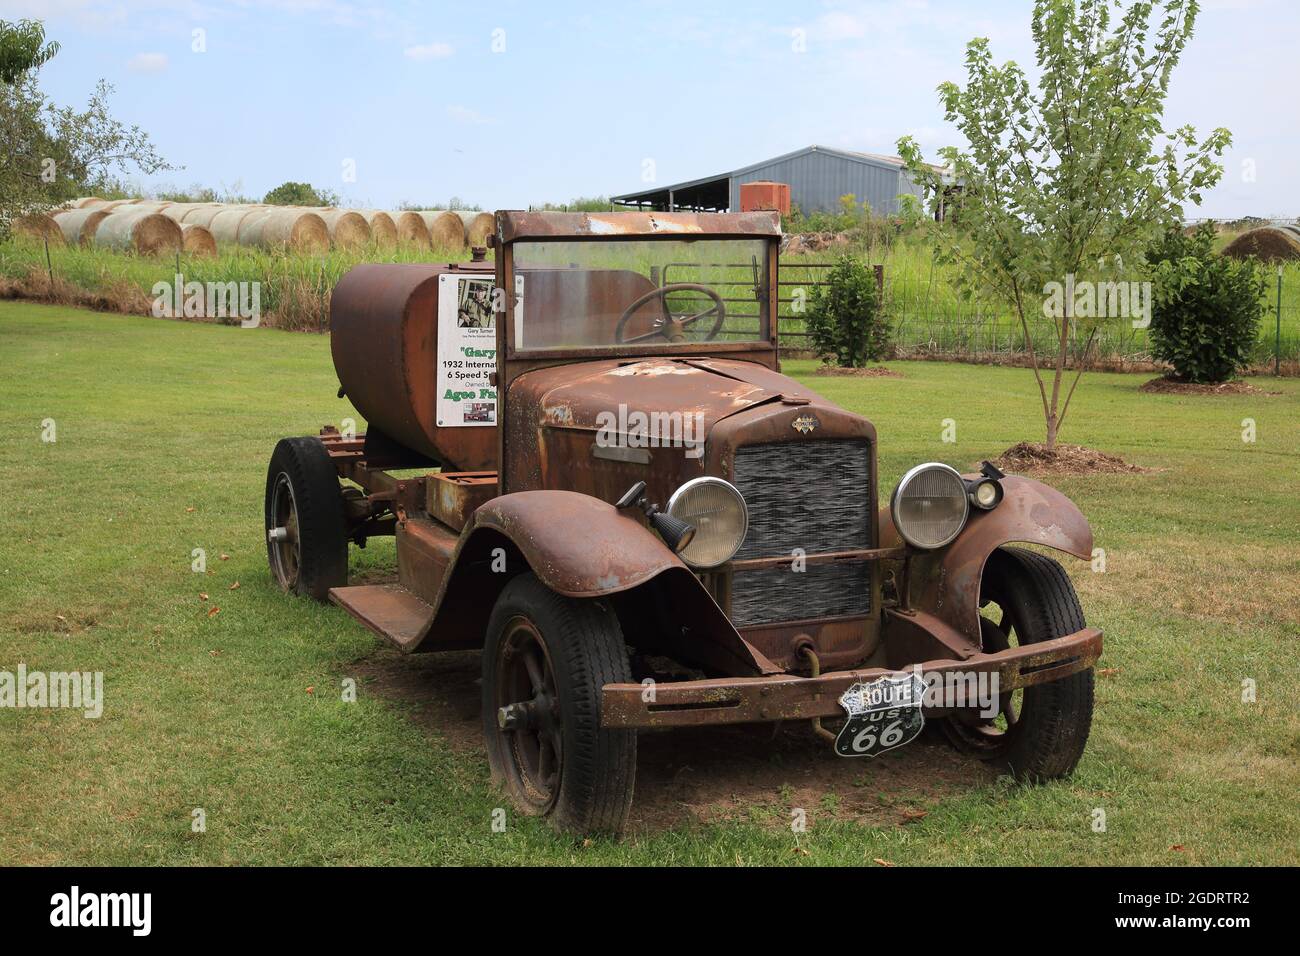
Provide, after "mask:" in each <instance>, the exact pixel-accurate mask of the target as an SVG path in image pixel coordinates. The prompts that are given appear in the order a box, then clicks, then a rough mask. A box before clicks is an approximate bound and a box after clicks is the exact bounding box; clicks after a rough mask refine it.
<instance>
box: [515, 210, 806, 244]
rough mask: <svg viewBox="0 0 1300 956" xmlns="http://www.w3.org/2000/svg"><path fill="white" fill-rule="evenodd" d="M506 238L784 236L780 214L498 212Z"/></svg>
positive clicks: (755, 237) (759, 237)
mask: <svg viewBox="0 0 1300 956" xmlns="http://www.w3.org/2000/svg"><path fill="white" fill-rule="evenodd" d="M496 235H497V238H498V239H499V240H500V241H501V242H503V243H504V242H515V241H517V240H520V239H605V238H609V239H614V238H619V237H635V236H643V237H673V236H679V237H690V238H705V237H716V238H719V239H736V238H743V239H750V238H754V239H764V238H773V239H774V238H778V237H780V235H781V217H780V215H779V214H778V213H775V212H519V211H510V210H502V211H499V212H497V214H496Z"/></svg>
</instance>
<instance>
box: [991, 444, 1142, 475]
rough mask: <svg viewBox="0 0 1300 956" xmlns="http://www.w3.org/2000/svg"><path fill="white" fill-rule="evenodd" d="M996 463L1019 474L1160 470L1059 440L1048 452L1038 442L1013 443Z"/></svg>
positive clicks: (1109, 473)
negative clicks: (1053, 448) (1061, 442)
mask: <svg viewBox="0 0 1300 956" xmlns="http://www.w3.org/2000/svg"><path fill="white" fill-rule="evenodd" d="M993 464H995V465H997V466H998V468H1000V469H1002V470H1003V471H1005V472H1007V473H1009V474H1016V475H1056V476H1061V475H1144V474H1150V473H1152V472H1155V471H1159V470H1160V469H1158V468H1143V467H1142V466H1141V465H1131V464H1129V463H1128V462H1126V461H1125V460H1124V459H1123V458H1120V457H1118V456H1116V455H1108V454H1106V453H1105V452H1102V451H1097V450H1096V449H1095V448H1084V447H1083V446H1082V445H1063V444H1057V446H1056V450H1055V451H1052V452H1049V451H1047V449H1046V447H1045V446H1043V445H1040V444H1038V443H1036V442H1027V441H1022V442H1020V444H1018V445H1012V446H1011V447H1010V448H1008V449H1007V450H1006V451H1004V452H1003V453H1002V456H1001V457H1000V458H998V459H996V460H995V461H994V462H993Z"/></svg>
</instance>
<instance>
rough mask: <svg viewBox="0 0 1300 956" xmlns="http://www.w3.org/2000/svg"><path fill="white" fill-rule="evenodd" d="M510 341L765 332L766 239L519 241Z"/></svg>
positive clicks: (590, 344)
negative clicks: (514, 311) (511, 336)
mask: <svg viewBox="0 0 1300 956" xmlns="http://www.w3.org/2000/svg"><path fill="white" fill-rule="evenodd" d="M512 248H513V250H514V272H515V291H516V293H517V294H518V295H519V299H518V305H517V307H516V313H515V316H516V319H515V328H514V347H515V348H516V349H520V350H523V349H590V348H608V349H609V350H610V351H611V352H614V351H620V352H621V351H627V350H629V349H635V348H637V347H641V346H651V345H654V346H663V345H665V344H668V343H678V344H683V345H687V346H689V345H692V344H696V343H701V342H718V343H736V342H759V341H765V340H766V339H767V321H768V317H767V297H766V290H767V279H768V276H767V248H766V241H765V240H763V239H616V240H580V241H564V242H558V241H542V242H536V241H529V242H522V241H521V242H516V243H514V244H513V246H512Z"/></svg>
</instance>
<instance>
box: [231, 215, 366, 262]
mask: <svg viewBox="0 0 1300 956" xmlns="http://www.w3.org/2000/svg"><path fill="white" fill-rule="evenodd" d="M358 218H360V217H358ZM364 222H365V220H364V219H363V220H362V223H364ZM239 244H240V245H241V246H261V247H263V248H271V247H276V246H287V247H288V248H290V249H293V250H294V251H295V252H325V251H326V250H328V249H329V247H330V234H329V228H328V227H327V226H326V225H325V220H324V219H322V218H321V217H320V216H319V215H317V214H316V213H314V212H312V211H311V210H309V209H301V208H298V209H295V208H292V207H290V208H279V209H265V210H261V211H260V213H259V214H258V215H254V216H250V217H248V218H247V219H245V220H244V222H243V223H242V224H241V225H240V227H239Z"/></svg>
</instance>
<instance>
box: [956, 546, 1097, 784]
mask: <svg viewBox="0 0 1300 956" xmlns="http://www.w3.org/2000/svg"><path fill="white" fill-rule="evenodd" d="M995 606H996V608H995ZM980 607H981V616H980V629H981V636H982V638H983V644H984V649H985V650H987V651H996V650H1005V649H1007V648H1009V647H1011V646H1013V644H1019V645H1020V646H1024V645H1025V644H1036V643H1039V642H1040V641H1048V640H1051V639H1053V638H1057V637H1064V636H1065V635H1066V634H1072V633H1074V632H1075V631H1078V630H1081V629H1082V628H1083V627H1084V626H1085V625H1084V620H1083V608H1082V607H1080V606H1079V598H1078V595H1076V594H1075V591H1074V586H1073V585H1072V584H1071V583H1070V579H1069V577H1068V576H1067V575H1066V573H1065V569H1064V568H1062V567H1061V565H1060V564H1059V563H1057V562H1056V561H1053V560H1052V559H1051V558H1048V557H1045V556H1043V555H1041V554H1036V553H1034V552H1032V551H1026V550H1024V549H1023V548H999V549H998V550H997V551H995V552H993V554H992V555H991V556H990V557H989V560H988V564H987V565H986V566H985V569H984V579H983V581H982V582H981V584H980ZM999 610H1000V615H999V614H998V613H997V612H998V611H999ZM995 618H1000V619H995ZM999 704H1000V708H999V713H998V714H997V716H995V717H993V718H981V717H980V716H979V715H978V714H976V713H974V712H963V713H958V714H954V715H953V716H951V717H949V718H948V719H946V720H944V721H943V723H942V726H943V728H944V731H945V733H946V735H947V737H948V739H949V741H951V742H952V744H953V745H954V746H955V747H956V748H957V749H958V750H961V751H962V752H964V753H969V754H973V755H975V756H977V757H979V758H981V759H982V760H985V761H987V762H989V763H990V764H992V765H994V766H996V767H999V768H1000V769H1003V770H1006V771H1008V772H1009V773H1010V774H1011V775H1012V776H1014V777H1015V778H1016V779H1017V780H1021V781H1024V782H1027V783H1040V782H1043V781H1047V780H1056V779H1059V778H1061V777H1066V776H1069V775H1070V774H1071V773H1072V772H1073V771H1074V768H1075V766H1076V765H1077V764H1078V763H1079V759H1080V758H1081V757H1082V756H1083V750H1084V747H1085V746H1086V745H1087V743H1088V733H1089V731H1090V730H1091V728H1092V709H1093V669H1092V668H1091V667H1090V668H1088V669H1087V670H1083V671H1079V672H1077V673H1074V674H1071V675H1069V676H1068V677H1063V678H1061V679H1060V680H1055V681H1048V682H1047V683H1044V684H1035V685H1033V686H1032V687H1026V688H1024V690H1023V691H1014V692H1011V693H1006V694H1003V695H1001V699H1000V701H999Z"/></svg>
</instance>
